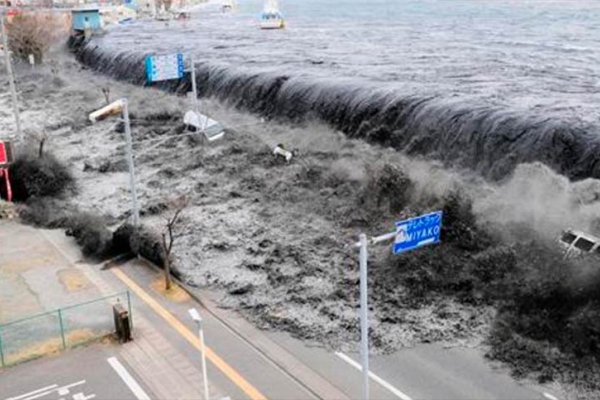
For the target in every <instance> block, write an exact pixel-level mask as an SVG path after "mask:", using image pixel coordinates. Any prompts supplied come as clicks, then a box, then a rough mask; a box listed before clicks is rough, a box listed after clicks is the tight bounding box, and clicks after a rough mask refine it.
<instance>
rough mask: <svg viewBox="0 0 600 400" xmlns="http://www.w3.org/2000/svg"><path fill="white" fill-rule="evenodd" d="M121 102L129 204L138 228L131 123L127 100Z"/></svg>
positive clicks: (138, 213) (138, 218) (138, 215)
mask: <svg viewBox="0 0 600 400" xmlns="http://www.w3.org/2000/svg"><path fill="white" fill-rule="evenodd" d="M122 102H123V122H124V124H125V139H126V140H127V164H128V166H129V187H130V190H131V203H132V206H133V209H132V210H131V211H132V212H133V225H134V226H135V227H138V226H139V223H140V210H139V206H138V199H137V192H136V189H135V169H134V168H135V166H134V164H133V145H132V140H131V123H130V121H129V106H128V102H127V99H122Z"/></svg>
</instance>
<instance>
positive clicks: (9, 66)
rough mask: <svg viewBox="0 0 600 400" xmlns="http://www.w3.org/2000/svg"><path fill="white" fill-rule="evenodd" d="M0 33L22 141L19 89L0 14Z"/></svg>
mask: <svg viewBox="0 0 600 400" xmlns="http://www.w3.org/2000/svg"><path fill="white" fill-rule="evenodd" d="M0 31H1V33H2V45H3V46H4V62H5V63H6V72H7V73H8V81H9V84H10V92H11V95H12V108H13V113H14V114H15V124H16V126H17V135H18V137H19V140H21V139H22V137H21V135H22V132H21V117H20V116H19V105H18V100H17V87H16V85H15V74H14V72H13V69H12V61H11V59H10V54H9V51H8V37H7V35H6V27H5V26H4V13H3V12H2V13H1V14H0Z"/></svg>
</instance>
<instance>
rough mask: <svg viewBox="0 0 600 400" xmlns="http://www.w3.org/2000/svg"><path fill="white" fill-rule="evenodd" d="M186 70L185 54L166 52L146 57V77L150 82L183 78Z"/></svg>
mask: <svg viewBox="0 0 600 400" xmlns="http://www.w3.org/2000/svg"><path fill="white" fill-rule="evenodd" d="M184 72H185V66H184V64H183V54H182V53H175V54H166V55H161V56H147V57H146V79H147V80H148V82H156V81H166V80H168V79H181V78H183V73H184Z"/></svg>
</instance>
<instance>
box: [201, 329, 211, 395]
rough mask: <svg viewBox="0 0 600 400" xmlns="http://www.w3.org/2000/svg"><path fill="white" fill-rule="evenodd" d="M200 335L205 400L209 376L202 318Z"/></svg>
mask: <svg viewBox="0 0 600 400" xmlns="http://www.w3.org/2000/svg"><path fill="white" fill-rule="evenodd" d="M198 336H199V337H200V349H201V352H202V379H203V381H204V400H209V398H208V378H207V373H206V353H205V351H206V350H205V348H204V330H203V329H202V319H200V321H198Z"/></svg>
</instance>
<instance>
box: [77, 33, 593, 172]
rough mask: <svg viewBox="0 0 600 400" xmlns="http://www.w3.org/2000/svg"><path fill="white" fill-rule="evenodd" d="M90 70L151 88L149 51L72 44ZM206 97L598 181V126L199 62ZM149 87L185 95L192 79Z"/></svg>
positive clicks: (380, 138)
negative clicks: (147, 75)
mask: <svg viewBox="0 0 600 400" xmlns="http://www.w3.org/2000/svg"><path fill="white" fill-rule="evenodd" d="M70 46H71V48H72V49H73V50H74V51H75V52H76V55H77V59H78V60H79V61H80V62H81V63H82V64H84V65H86V66H88V67H90V68H92V69H94V70H96V71H98V72H101V73H104V74H107V75H110V76H112V77H114V78H117V79H120V80H125V81H128V82H130V83H134V84H137V85H147V83H146V78H145V68H144V59H145V56H146V55H145V54H141V53H135V52H121V53H119V52H109V51H105V50H104V49H103V48H102V47H100V46H98V45H97V44H95V43H94V42H89V43H87V44H78V43H75V42H74V41H71V43H70ZM196 77H197V85H198V88H199V96H200V97H214V98H216V99H218V100H220V101H222V102H225V103H227V104H229V105H232V106H234V107H236V108H238V109H240V110H243V111H249V112H252V113H257V114H260V115H262V116H264V117H267V118H271V119H282V120H291V121H293V122H299V121H303V120H308V119H318V120H320V121H323V122H325V123H327V124H328V125H330V126H331V127H332V128H333V129H336V130H340V131H342V132H343V133H344V134H346V135H347V136H349V137H351V138H360V139H363V140H366V141H368V142H371V143H377V144H379V145H382V146H386V147H393V148H394V149H396V150H399V151H403V152H405V153H407V154H409V155H420V156H425V157H427V158H432V159H437V160H440V161H442V162H443V163H444V164H445V165H447V166H450V167H455V168H464V169H469V170H473V171H475V172H477V173H478V174H480V175H482V176H484V177H485V178H487V179H490V180H501V179H502V178H504V177H507V176H508V175H510V174H511V173H512V172H513V170H514V169H515V167H516V166H517V165H518V164H521V163H528V162H535V161H539V162H542V163H544V164H546V165H548V166H549V167H551V168H552V169H554V170H555V171H557V172H558V173H560V174H562V175H564V176H566V177H568V178H569V179H572V180H582V179H585V178H600V132H599V129H598V126H583V125H581V126H574V125H573V124H571V123H567V122H565V121H561V120H560V119H558V118H555V117H552V116H545V115H531V114H525V113H518V112H515V111H510V110H505V109H501V108H498V107H496V108H495V107H493V106H485V105H478V104H472V103H468V102H467V101H461V100H460V99H458V100H457V99H456V98H452V99H445V98H443V97H439V96H436V97H434V96H432V97H425V96H414V95H410V94H406V93H399V92H397V91H394V90H390V89H386V88H385V87H383V86H377V85H375V84H372V85H368V84H362V85H361V84H357V83H356V82H350V81H345V80H343V79H337V80H334V79H325V78H322V77H316V76H308V75H301V74H297V75H292V74H282V73H273V72H266V71H265V72H255V71H249V70H246V69H244V68H243V67H232V66H228V65H219V64H214V63H207V62H202V63H197V64H196ZM152 86H154V87H158V88H160V89H163V90H168V91H171V92H175V93H179V94H184V93H187V92H188V91H190V90H191V80H190V76H189V74H187V75H186V76H185V77H184V79H182V80H180V81H176V82H172V81H171V82H160V83H157V84H153V85H152Z"/></svg>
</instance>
